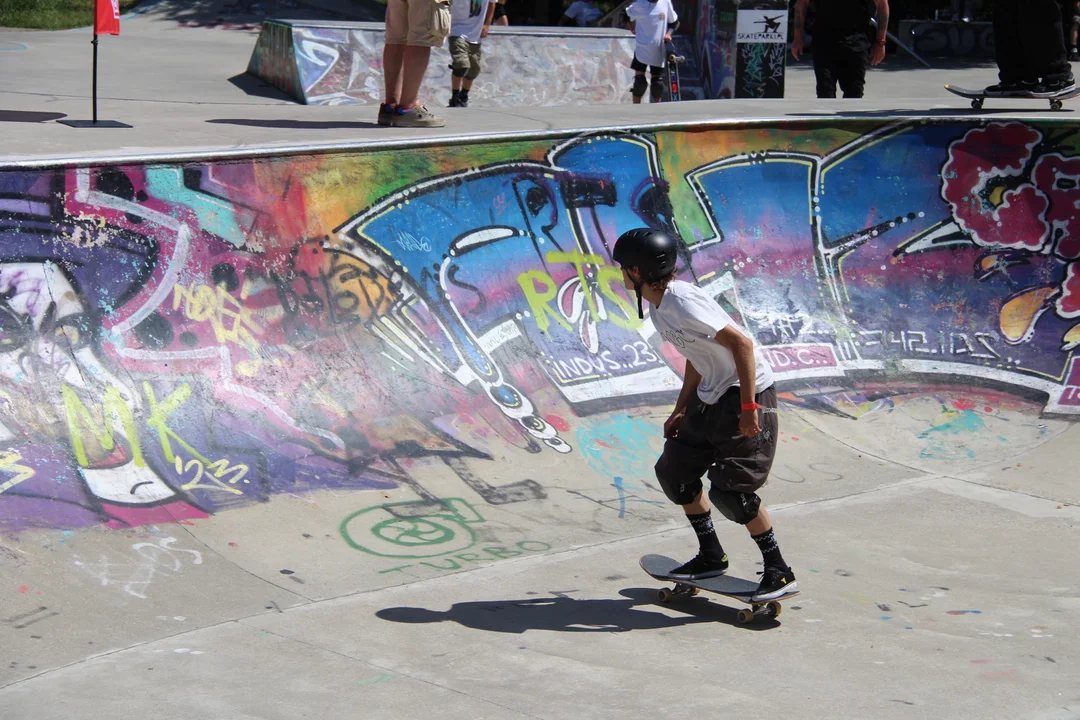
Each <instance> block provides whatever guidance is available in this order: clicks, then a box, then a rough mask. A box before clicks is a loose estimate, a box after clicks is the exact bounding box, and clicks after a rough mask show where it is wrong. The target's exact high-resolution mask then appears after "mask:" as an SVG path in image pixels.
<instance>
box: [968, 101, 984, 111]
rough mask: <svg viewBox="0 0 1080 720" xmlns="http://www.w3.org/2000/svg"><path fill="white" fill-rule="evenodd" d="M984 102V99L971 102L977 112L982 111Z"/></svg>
mask: <svg viewBox="0 0 1080 720" xmlns="http://www.w3.org/2000/svg"><path fill="white" fill-rule="evenodd" d="M982 106H983V101H982V98H976V99H974V100H972V101H971V107H972V108H974V109H976V110H982Z"/></svg>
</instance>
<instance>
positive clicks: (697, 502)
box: [682, 490, 712, 515]
mask: <svg viewBox="0 0 1080 720" xmlns="http://www.w3.org/2000/svg"><path fill="white" fill-rule="evenodd" d="M682 509H683V512H684V513H686V514H687V515H703V514H705V513H707V512H709V510H711V509H712V506H711V505H709V496H708V495H706V494H705V491H704V490H702V491H701V494H700V495H698V496H697V497H696V498H695V499H694V502H692V503H690V504H689V505H683V506H682Z"/></svg>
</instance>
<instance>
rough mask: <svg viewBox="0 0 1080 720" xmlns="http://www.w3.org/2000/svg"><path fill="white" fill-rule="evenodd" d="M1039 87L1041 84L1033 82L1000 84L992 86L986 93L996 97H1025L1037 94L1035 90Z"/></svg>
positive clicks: (1022, 81)
mask: <svg viewBox="0 0 1080 720" xmlns="http://www.w3.org/2000/svg"><path fill="white" fill-rule="evenodd" d="M1037 87H1039V83H1037V82H1034V81H1032V80H1021V81H1020V82H1010V83H1004V82H999V83H996V84H994V85H990V86H989V87H987V88H986V89H985V90H983V92H984V93H986V94H987V95H991V96H995V97H1009V96H1010V95H1012V96H1024V95H1029V94H1031V93H1033V92H1035V89H1036V88H1037Z"/></svg>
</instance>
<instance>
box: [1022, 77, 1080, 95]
mask: <svg viewBox="0 0 1080 720" xmlns="http://www.w3.org/2000/svg"><path fill="white" fill-rule="evenodd" d="M1075 87H1076V79H1075V78H1074V77H1073V76H1072V75H1068V76H1066V77H1059V78H1053V79H1051V80H1044V81H1042V82H1041V83H1039V84H1038V85H1036V86H1035V87H1034V88H1032V93H1034V94H1035V95H1036V96H1039V97H1042V96H1046V97H1050V96H1051V95H1057V94H1058V93H1063V92H1068V91H1070V90H1073V89H1074V88H1075Z"/></svg>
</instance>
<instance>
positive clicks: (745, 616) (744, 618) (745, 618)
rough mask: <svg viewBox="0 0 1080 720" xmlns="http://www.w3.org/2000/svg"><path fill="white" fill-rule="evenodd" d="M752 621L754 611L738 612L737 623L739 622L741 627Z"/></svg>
mask: <svg viewBox="0 0 1080 720" xmlns="http://www.w3.org/2000/svg"><path fill="white" fill-rule="evenodd" d="M753 619H754V611H753V610H740V611H739V622H741V623H742V624H743V625H746V624H748V623H750V622H751V621H753Z"/></svg>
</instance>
